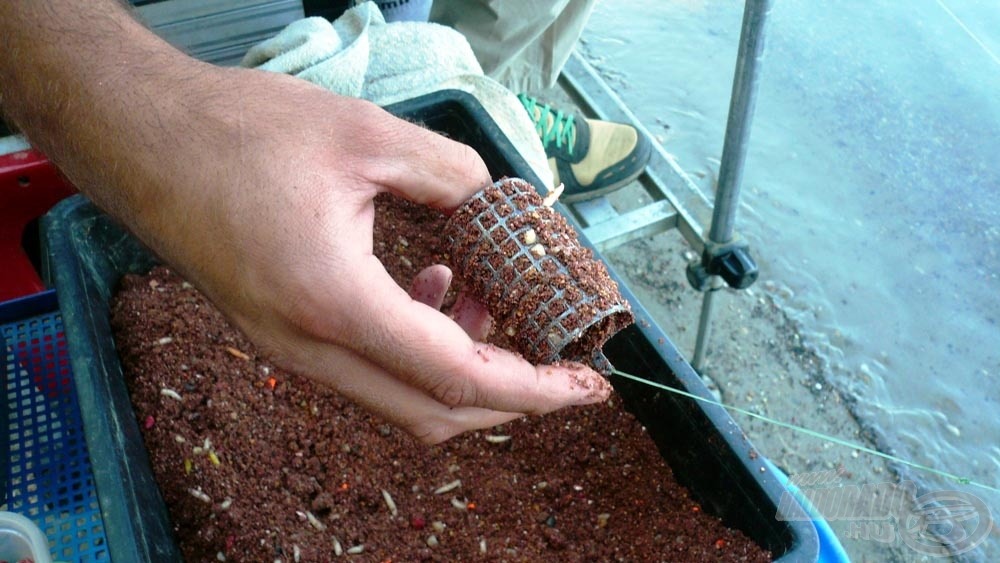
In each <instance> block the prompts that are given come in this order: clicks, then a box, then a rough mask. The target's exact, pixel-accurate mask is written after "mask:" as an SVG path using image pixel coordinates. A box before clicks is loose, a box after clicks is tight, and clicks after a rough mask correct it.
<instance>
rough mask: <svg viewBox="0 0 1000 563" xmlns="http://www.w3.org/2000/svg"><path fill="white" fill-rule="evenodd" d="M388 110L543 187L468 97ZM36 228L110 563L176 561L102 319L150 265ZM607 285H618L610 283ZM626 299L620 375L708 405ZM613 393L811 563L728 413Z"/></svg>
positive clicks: (652, 394) (500, 172) (87, 223)
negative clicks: (121, 290)
mask: <svg viewBox="0 0 1000 563" xmlns="http://www.w3.org/2000/svg"><path fill="white" fill-rule="evenodd" d="M388 109H389V110H390V111H392V112H393V113H395V114H397V115H400V116H403V117H405V118H407V119H410V120H413V121H418V122H420V123H423V124H424V125H426V126H427V127H429V128H431V129H434V130H436V131H439V132H442V133H444V134H446V135H447V136H449V137H451V138H453V139H456V140H458V141H461V142H463V143H466V144H468V145H470V146H472V147H473V148H475V149H476V150H477V151H479V153H480V155H481V156H482V157H483V160H484V161H485V162H486V164H487V166H488V167H489V168H490V171H491V173H492V174H493V176H494V177H500V176H505V175H507V176H520V177H522V178H525V179H527V180H529V181H531V182H532V183H534V184H535V185H540V183H539V182H538V181H537V177H535V176H534V174H533V173H532V172H531V170H530V168H529V167H528V165H527V164H526V163H525V161H524V160H523V158H522V157H521V156H520V155H519V154H518V153H517V152H516V151H515V150H514V148H513V146H512V145H511V144H510V142H509V141H508V140H507V139H506V137H505V136H504V135H503V134H502V133H501V132H500V129H499V128H498V127H497V125H496V124H495V123H494V122H493V121H492V120H491V119H490V117H489V116H488V114H487V113H486V112H485V111H484V110H483V109H482V107H481V106H480V105H479V104H478V103H477V102H476V101H475V99H474V98H473V97H472V96H470V95H468V94H466V93H463V92H458V91H446V92H437V93H434V94H430V95H428V96H424V97H422V98H418V99H415V100H411V101H407V102H403V103H400V104H396V105H395V106H391V107H390V108H388ZM569 218H570V221H571V222H573V223H574V226H575V227H577V228H578V230H579V225H577V224H575V222H574V221H573V219H572V217H569ZM43 227H44V230H45V241H46V245H47V248H46V256H45V259H46V269H47V272H46V273H47V275H48V277H49V278H48V279H54V281H55V285H56V288H57V289H58V292H59V296H60V299H59V301H60V306H61V309H62V313H63V321H64V323H65V326H66V337H67V341H68V344H69V349H70V354H71V356H72V359H73V370H74V372H75V374H76V383H77V388H78V391H79V397H80V403H81V405H80V406H81V410H82V411H83V414H84V428H85V431H86V438H87V445H88V447H89V448H90V453H91V456H92V459H93V460H95V463H94V471H95V479H96V485H97V490H98V497H99V499H100V504H101V511H102V514H103V517H104V523H105V529H106V533H107V538H108V548H109V550H110V552H111V556H112V559H113V560H115V561H128V562H132V561H156V562H160V561H172V560H180V555H179V552H178V549H177V546H176V543H175V542H174V538H173V535H172V532H171V525H170V522H169V518H168V515H167V509H166V507H165V505H164V503H163V500H162V498H161V496H160V493H159V489H158V487H157V485H156V482H155V481H154V479H153V474H152V470H151V469H150V466H149V461H148V458H147V455H146V451H145V447H144V445H143V442H142V438H141V435H140V432H139V428H138V425H137V423H136V419H135V416H134V414H133V411H132V405H131V403H130V401H129V397H128V393H127V391H126V387H125V383H124V378H123V376H122V370H121V366H120V364H119V362H118V355H117V353H116V351H115V347H114V342H113V340H112V335H111V327H110V324H109V313H108V304H109V300H110V299H111V297H112V295H113V292H114V290H115V288H116V286H117V284H118V280H119V278H121V276H122V275H124V274H126V273H144V272H146V271H148V270H149V269H150V268H151V267H152V266H153V265H154V264H155V263H156V261H155V259H154V258H153V256H152V255H151V254H150V253H149V252H148V251H147V250H146V249H145V248H144V247H143V246H142V245H141V244H140V243H139V242H138V241H137V240H136V239H135V238H133V237H132V236H130V235H129V234H127V233H126V232H124V231H123V230H122V229H121V228H120V227H118V226H117V225H116V224H115V223H114V222H113V221H112V220H110V219H109V218H108V217H107V216H105V215H104V214H102V213H101V212H100V211H99V210H98V209H97V208H96V207H94V206H93V205H92V204H90V203H89V202H88V201H87V200H86V199H84V198H83V197H82V196H76V197H73V198H71V199H69V200H66V201H64V202H63V203H61V204H60V205H58V206H57V207H56V208H55V209H54V210H53V211H51V212H50V213H49V214H48V216H46V218H45V219H44V221H43ZM584 242H585V243H586V241H584ZM611 273H612V277H614V278H615V279H616V281H618V282H619V283H620V284H621V279H620V277H619V276H618V275H617V273H616V272H614V271H613V270H612V272H611ZM622 287H623V290H624V293H625V296H626V298H628V299H629V301H630V302H631V303H632V306H633V309H634V311H635V313H636V321H637V322H636V324H635V325H634V326H632V327H630V328H628V329H626V330H624V331H622V332H621V333H619V334H618V335H617V336H615V337H614V338H613V339H612V340H611V341H609V342H608V344H607V345H606V346H605V352H606V354H607V356H608V358H609V359H610V360H611V362H612V363H613V364H614V365H615V366H616V367H618V368H619V369H621V370H622V371H625V372H628V373H633V374H637V375H640V376H643V377H647V378H649V379H651V380H654V381H657V382H660V383H663V384H666V385H670V386H674V387H678V388H681V389H684V390H686V391H688V392H690V393H694V394H696V395H699V396H703V397H710V395H709V393H708V390H707V389H706V388H705V386H704V385H703V384H702V382H701V379H700V378H699V377H698V375H697V374H696V373H695V372H694V371H693V369H692V368H691V367H690V366H689V365H688V364H687V362H685V361H684V359H683V358H682V357H681V355H680V353H679V352H678V351H677V349H676V347H674V345H673V343H672V342H671V341H670V339H669V338H667V336H666V335H665V334H663V332H662V331H661V330H660V329H659V328H658V327H657V326H656V324H655V323H654V322H653V320H652V318H651V317H650V316H649V314H648V313H647V312H646V311H645V309H643V308H642V307H641V306H640V305H639V303H638V301H637V300H636V299H635V296H634V295H633V294H632V293H631V292H630V291H628V289H627V288H625V287H624V285H623V286H622ZM654 343H655V344H654ZM612 382H613V383H614V386H615V388H616V389H617V391H618V392H619V393H620V394H621V396H622V397H623V400H624V403H625V405H626V407H627V408H628V409H629V410H630V411H631V412H633V413H634V414H635V415H636V416H637V417H638V418H639V419H640V421H642V423H643V424H644V425H645V426H646V427H647V428H648V430H649V432H650V435H651V436H652V437H653V438H654V440H655V441H656V443H657V445H658V447H659V450H660V453H661V455H662V456H663V458H664V459H665V460H666V461H667V462H668V463H669V464H670V466H671V468H672V469H673V471H674V474H675V476H676V478H677V480H678V481H679V482H680V483H681V484H683V485H685V486H686V487H687V488H688V489H689V490H690V492H691V494H692V496H694V497H695V499H696V500H698V501H699V502H700V503H702V505H703V506H704V507H705V509H706V510H708V511H709V512H711V513H712V514H715V515H717V516H719V517H721V518H722V520H723V521H724V522H725V523H726V525H728V526H730V527H733V528H737V529H740V530H742V531H743V532H744V533H746V534H747V535H748V536H750V537H751V538H752V539H753V540H754V541H756V542H757V543H758V544H760V545H761V546H763V547H764V548H766V549H769V550H770V551H771V552H772V553H773V554H774V556H775V558H780V559H781V560H782V561H815V560H816V559H817V556H818V550H819V543H818V539H817V535H816V530H815V528H814V527H813V526H812V524H811V523H810V522H783V521H778V520H777V519H776V518H775V515H776V513H777V506H778V502H779V500H780V499H781V495H782V493H783V492H784V491H785V488H784V487H783V486H782V485H781V484H780V483H779V482H778V480H777V478H776V476H774V475H772V474H771V473H770V472H769V471H767V470H766V469H765V468H764V460H763V458H758V455H757V453H756V452H755V451H754V449H753V447H752V445H751V444H750V443H749V441H748V440H747V439H746V436H745V435H744V434H743V432H742V431H741V430H740V428H739V427H738V426H737V425H736V423H735V422H734V421H733V420H732V418H730V416H729V414H728V413H726V412H725V410H724V409H722V408H720V407H715V406H712V405H706V404H703V403H701V402H699V401H694V400H691V399H687V398H684V397H679V396H677V395H674V394H671V393H667V392H664V391H660V390H657V389H656V388H653V387H649V386H646V385H643V384H641V383H637V382H634V381H630V380H627V379H623V378H619V377H615V378H613V379H612ZM635 525H636V526H641V525H642V523H641V522H636V523H635Z"/></svg>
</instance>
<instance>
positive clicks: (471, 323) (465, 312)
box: [449, 293, 493, 341]
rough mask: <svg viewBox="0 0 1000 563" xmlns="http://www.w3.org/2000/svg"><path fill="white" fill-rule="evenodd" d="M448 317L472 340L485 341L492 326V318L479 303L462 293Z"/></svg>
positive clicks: (484, 306)
mask: <svg viewBox="0 0 1000 563" xmlns="http://www.w3.org/2000/svg"><path fill="white" fill-rule="evenodd" d="M449 316H450V317H451V318H452V320H454V321H455V322H456V323H457V324H458V326H460V327H462V330H464V331H465V333H466V334H468V335H469V338H471V339H473V340H479V341H482V340H486V337H487V336H489V334H490V328H491V327H492V325H493V317H491V316H490V312H489V311H488V310H487V309H486V305H483V304H482V303H480V302H479V301H476V300H475V299H473V298H472V297H469V296H468V295H467V294H465V293H462V294H461V295H459V296H458V299H457V300H456V301H455V305H454V306H452V308H451V312H450V313H449Z"/></svg>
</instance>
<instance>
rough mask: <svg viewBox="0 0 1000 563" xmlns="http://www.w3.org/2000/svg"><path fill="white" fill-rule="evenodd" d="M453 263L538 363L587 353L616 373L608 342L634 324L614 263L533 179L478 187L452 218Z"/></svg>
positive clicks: (597, 365)
mask: <svg viewBox="0 0 1000 563" xmlns="http://www.w3.org/2000/svg"><path fill="white" fill-rule="evenodd" d="M445 237H446V240H447V241H448V246H449V253H450V255H451V261H452V267H453V269H454V270H455V272H457V273H458V274H459V275H460V276H461V277H462V278H463V279H464V280H465V283H466V286H467V288H468V290H469V291H470V293H472V295H473V296H475V297H476V298H477V299H479V300H480V301H482V302H483V303H484V304H485V305H486V307H487V309H488V310H489V312H490V314H491V315H492V316H493V318H494V320H495V321H496V323H497V326H498V328H499V330H502V331H503V332H504V333H505V334H506V336H507V337H508V338H509V339H510V341H511V343H512V345H513V347H514V348H515V349H516V350H517V351H518V352H520V353H521V354H522V355H524V357H525V358H527V359H528V360H529V361H531V362H533V363H553V362H556V361H559V360H570V361H579V362H584V363H588V364H590V365H591V366H592V367H593V368H594V369H596V370H598V371H600V372H602V373H604V374H606V375H608V374H610V373H611V364H610V363H609V362H608V360H607V358H605V357H604V354H603V352H602V351H601V348H602V347H603V346H604V343H605V342H607V340H608V339H609V338H611V336H613V335H614V334H615V333H616V332H618V331H619V330H621V329H623V328H625V327H627V326H628V325H630V324H632V321H633V317H632V312H631V310H630V309H629V305H628V302H627V301H626V300H625V299H624V298H623V297H622V295H621V293H620V292H619V290H618V285H617V284H616V283H615V282H614V281H613V280H612V279H611V276H610V275H609V274H608V271H607V268H605V266H604V264H603V263H602V262H600V261H599V260H595V259H594V257H593V254H592V253H591V252H590V250H589V249H587V248H586V247H584V246H582V245H581V244H580V241H579V239H578V238H577V235H576V231H574V230H573V228H572V227H571V226H570V225H569V223H568V222H567V221H566V219H565V218H564V217H563V216H562V215H560V214H559V213H558V212H556V211H555V210H554V209H552V208H551V207H549V206H547V205H545V204H544V202H543V200H542V197H541V196H540V195H539V194H538V192H537V191H536V190H535V188H534V187H533V186H532V185H531V184H529V183H528V182H526V181H524V180H522V179H519V178H505V179H503V180H500V181H499V182H497V183H495V184H493V185H491V186H487V187H486V188H484V189H482V190H480V191H479V192H478V193H476V194H475V195H474V196H473V197H472V198H471V199H470V200H469V201H467V202H466V203H465V204H464V205H462V207H460V208H459V209H458V210H457V211H456V212H455V213H454V214H453V215H452V216H451V218H450V219H449V220H448V223H447V225H446V226H445Z"/></svg>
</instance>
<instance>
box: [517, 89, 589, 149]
mask: <svg viewBox="0 0 1000 563" xmlns="http://www.w3.org/2000/svg"><path fill="white" fill-rule="evenodd" d="M517 99H519V100H521V104H522V105H523V106H524V109H526V110H528V116H529V117H530V118H531V120H532V121H533V122H534V124H535V130H536V131H537V132H538V136H539V137H541V139H542V146H543V147H544V148H546V149H547V148H549V144H550V143H552V142H553V141H554V142H555V144H556V148H562V146H563V145H564V144H565V145H566V147H567V151H568V152H569V154H570V155H572V154H573V145H575V144H576V122H574V120H573V114H572V113H563V112H562V111H561V110H556V109H553V108H552V107H551V106H549V105H547V104H540V103H538V100H536V99H535V98H532V97H531V96H528V95H525V94H518V95H517Z"/></svg>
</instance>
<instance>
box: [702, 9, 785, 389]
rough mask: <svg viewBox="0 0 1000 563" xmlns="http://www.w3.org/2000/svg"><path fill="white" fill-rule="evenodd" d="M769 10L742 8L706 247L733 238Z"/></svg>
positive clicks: (706, 306)
mask: <svg viewBox="0 0 1000 563" xmlns="http://www.w3.org/2000/svg"><path fill="white" fill-rule="evenodd" d="M770 10H771V0H747V1H746V4H745V5H744V8H743V27H742V29H741V31H740V48H739V53H738V54H737V56H736V70H735V72H734V74H733V93H732V96H731V97H730V99H729V119H728V122H727V123H726V140H725V143H724V144H723V147H722V163H721V165H720V166H719V184H718V187H717V188H716V190H715V204H714V206H713V209H712V227H711V229H710V231H709V235H708V238H709V240H708V243H709V244H725V243H728V242H730V241H731V240H732V238H733V225H734V223H735V221H736V209H737V207H738V203H739V198H740V184H741V183H742V180H743V164H744V162H745V161H746V152H747V140H748V138H749V137H750V122H751V121H752V119H753V112H754V106H755V104H756V101H757V64H758V63H759V62H760V58H761V54H762V53H763V51H764V22H765V20H766V19H767V14H768V12H769V11H770ZM716 289H718V284H715V283H710V284H709V288H708V290H707V291H706V292H705V295H704V297H703V301H702V307H701V320H700V322H699V324H698V337H697V340H696V342H695V351H694V361H693V362H692V365H693V367H694V368H695V369H696V370H699V371H700V370H701V368H702V367H703V364H704V361H705V354H706V349H707V346H708V335H709V333H710V331H711V318H712V300H713V294H714V293H715V290H716Z"/></svg>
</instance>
